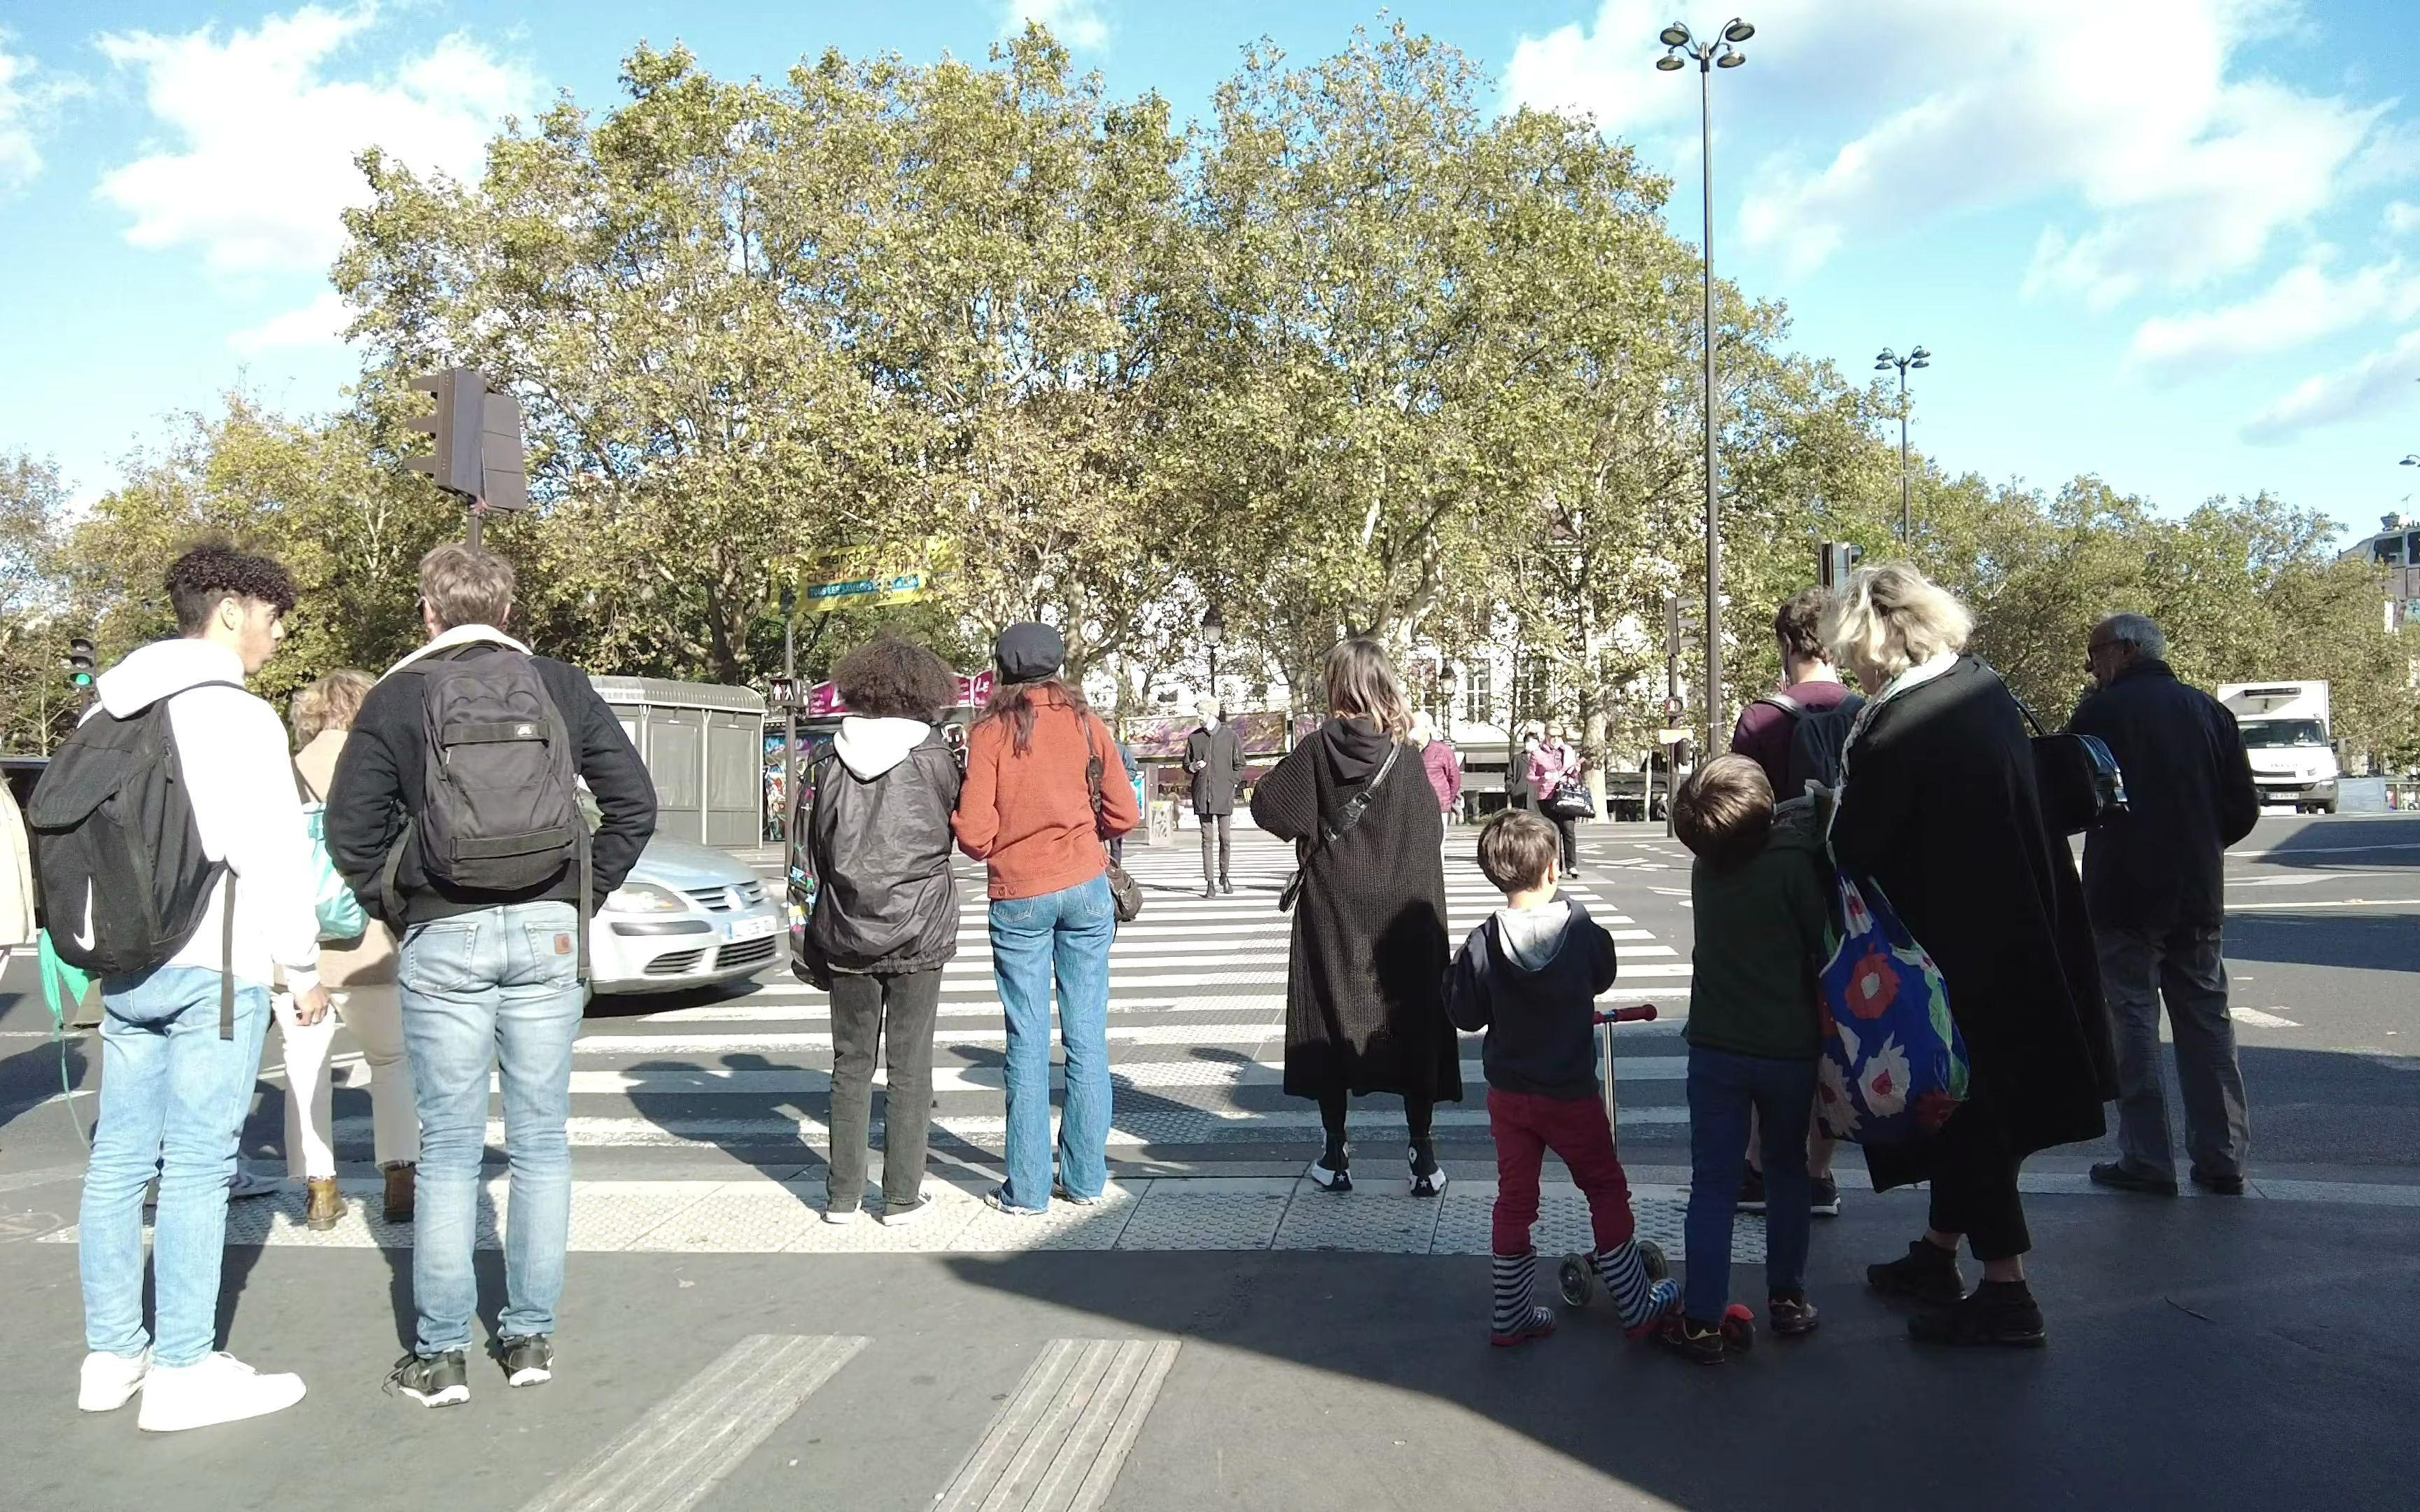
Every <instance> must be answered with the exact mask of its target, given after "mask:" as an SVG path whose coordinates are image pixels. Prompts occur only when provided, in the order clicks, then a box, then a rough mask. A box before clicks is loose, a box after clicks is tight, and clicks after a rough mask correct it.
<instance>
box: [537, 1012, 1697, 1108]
mask: <svg viewBox="0 0 2420 1512" xmlns="http://www.w3.org/2000/svg"><path fill="white" fill-rule="evenodd" d="M1273 1027H1274V1026H1273ZM1613 1068H1614V1069H1613V1075H1614V1080H1615V1082H1617V1083H1619V1084H1627V1083H1631V1082H1678V1081H1685V1080H1686V1079H1687V1078H1688V1074H1689V1057H1686V1056H1616V1057H1614V1061H1613ZM1109 1075H1110V1077H1111V1078H1112V1079H1113V1080H1115V1081H1116V1082H1118V1083H1120V1084H1121V1085H1124V1086H1126V1087H1134V1088H1187V1089H1191V1090H1199V1091H1218V1090H1220V1089H1222V1088H1223V1089H1227V1090H1231V1091H1232V1090H1239V1089H1241V1088H1247V1087H1252V1088H1261V1087H1280V1086H1283V1085H1284V1083H1285V1062H1284V1061H1283V1060H1282V1059H1270V1058H1267V1057H1262V1058H1258V1059H1255V1058H1252V1057H1250V1056H1249V1055H1245V1056H1241V1057H1238V1058H1234V1059H1229V1058H1227V1057H1216V1058H1212V1059H1207V1060H1202V1059H1195V1060H1130V1061H1126V1062H1124V1063H1123V1064H1119V1065H1113V1066H1111V1067H1110V1068H1109ZM1462 1080H1463V1085H1464V1086H1466V1087H1475V1086H1479V1085H1481V1084H1483V1083H1484V1082H1485V1081H1486V1073H1485V1071H1484V1070H1483V1068H1482V1067H1481V1063H1480V1061H1479V1060H1478V1059H1477V1058H1476V1057H1465V1058H1464V1060H1463V1062H1462ZM1007 1081H1008V1072H1007V1070H1006V1069H1005V1068H1004V1067H1001V1066H947V1065H944V1066H936V1067H934V1068H933V1090H934V1091H936V1092H997V1091H1000V1090H1001V1088H1004V1087H1005V1086H1006V1085H1007ZM890 1084H891V1082H890V1076H889V1075H888V1073H887V1072H885V1071H884V1069H883V1068H882V1067H880V1066H876V1068H875V1070H874V1082H873V1085H875V1086H876V1087H888V1086H889V1085H890ZM498 1085H499V1084H498V1083H497V1082H496V1081H495V1079H494V1078H492V1077H490V1078H489V1088H490V1089H494V1088H496V1087H497V1086H498ZM1050 1085H1051V1086H1052V1087H1054V1088H1061V1087H1064V1086H1066V1085H1067V1076H1066V1068H1065V1067H1064V1066H1063V1065H1060V1064H1056V1063H1054V1064H1052V1066H1051V1068H1050ZM830 1090H831V1073H830V1072H828V1071H811V1070H806V1069H803V1068H797V1067H766V1068H746V1069H737V1070H735V1069H733V1068H731V1067H728V1066H666V1067H655V1068H649V1069H647V1070H645V1071H575V1072H572V1073H571V1095H572V1096H574V1097H625V1096H633V1095H635V1096H640V1097H763V1096H767V1095H797V1096H814V1095H819V1094H821V1093H825V1092H829V1091H830Z"/></svg>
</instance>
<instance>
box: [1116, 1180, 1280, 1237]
mask: <svg viewBox="0 0 2420 1512" xmlns="http://www.w3.org/2000/svg"><path fill="white" fill-rule="evenodd" d="M1325 1195H1326V1194H1324V1193H1323V1194H1314V1196H1322V1197H1324V1196H1325ZM1289 1200H1290V1198H1289V1197H1288V1196H1286V1195H1285V1194H1283V1193H1226V1194H1218V1195H1216V1196H1193V1195H1190V1194H1179V1193H1177V1192H1175V1191H1173V1190H1160V1189H1155V1190H1153V1191H1151V1192H1149V1193H1146V1194H1144V1196H1143V1199H1142V1201H1141V1203H1140V1205H1139V1206H1138V1207H1137V1208H1136V1209H1135V1215H1134V1217H1133V1218H1132V1219H1130V1220H1128V1221H1127V1224H1126V1227H1125V1233H1123V1234H1121V1235H1120V1236H1119V1237H1118V1248H1120V1249H1159V1250H1219V1249H1267V1248H1268V1247H1269V1242H1270V1241H1272V1240H1274V1239H1275V1238H1276V1237H1277V1232H1278V1224H1279V1221H1280V1219H1282V1218H1284V1216H1285V1211H1286V1204H1287V1202H1288V1201H1289Z"/></svg>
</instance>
